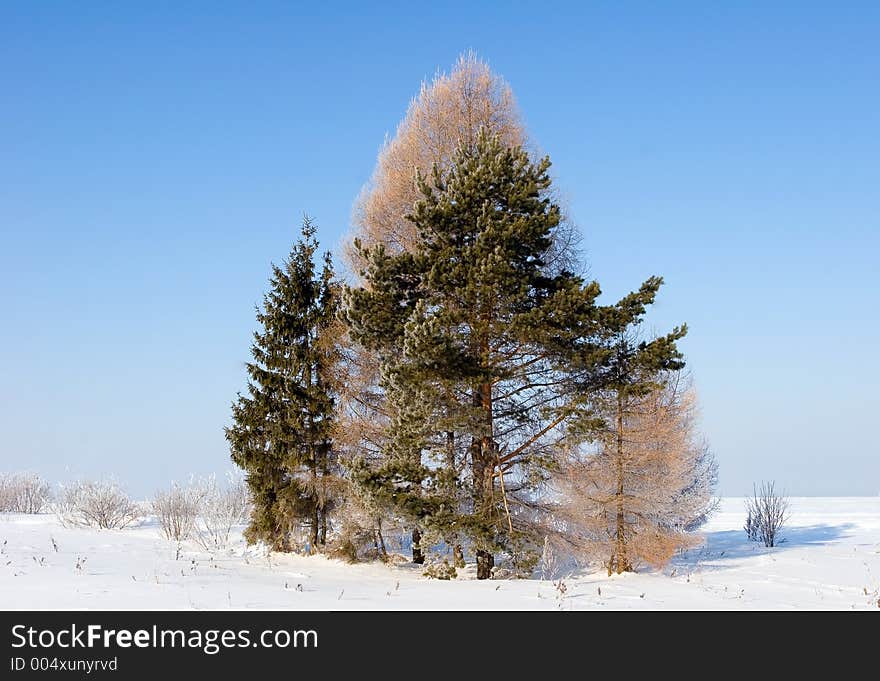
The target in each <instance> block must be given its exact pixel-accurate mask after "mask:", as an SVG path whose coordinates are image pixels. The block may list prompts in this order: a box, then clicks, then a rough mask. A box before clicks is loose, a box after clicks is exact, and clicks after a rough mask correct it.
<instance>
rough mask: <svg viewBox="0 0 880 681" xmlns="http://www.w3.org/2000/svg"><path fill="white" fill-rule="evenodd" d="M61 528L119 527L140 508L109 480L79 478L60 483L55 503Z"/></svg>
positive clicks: (134, 516)
mask: <svg viewBox="0 0 880 681" xmlns="http://www.w3.org/2000/svg"><path fill="white" fill-rule="evenodd" d="M55 512H56V514H57V515H58V519H59V520H60V521H61V524H62V525H64V526H65V527H97V528H100V529H105V530H107V529H121V528H123V527H127V526H128V525H131V524H132V523H133V522H134V521H135V520H137V519H138V517H139V516H140V515H141V509H140V508H139V507H138V505H137V504H135V503H134V502H133V501H132V500H131V499H129V497H128V495H127V494H126V493H125V492H124V491H123V490H122V488H121V487H120V486H119V484H118V483H117V482H115V481H113V480H97V481H95V480H79V481H77V482H74V483H72V484H70V485H62V486H61V492H60V494H59V495H58V501H57V503H56V504H55Z"/></svg>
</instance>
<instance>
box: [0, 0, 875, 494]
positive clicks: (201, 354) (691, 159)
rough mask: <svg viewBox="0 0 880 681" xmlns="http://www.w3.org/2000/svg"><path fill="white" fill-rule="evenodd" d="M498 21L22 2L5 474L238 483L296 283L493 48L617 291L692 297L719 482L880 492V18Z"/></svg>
mask: <svg viewBox="0 0 880 681" xmlns="http://www.w3.org/2000/svg"><path fill="white" fill-rule="evenodd" d="M472 4H473V3H460V4H456V3H429V4H427V5H425V4H424V3H415V4H414V3H382V4H379V3H376V6H375V7H368V6H367V3H352V4H350V5H348V4H338V3H320V4H319V5H318V6H315V3H308V4H307V5H306V4H305V3H303V4H302V6H299V4H297V3H277V4H276V3H266V2H255V3H215V2H212V3H141V4H140V5H136V4H135V3H110V2H106V3H104V2H88V3H33V2H21V3H10V2H6V3H3V5H2V6H0V60H2V63H3V65H4V67H3V69H2V70H0V159H2V162H0V230H2V242H0V243H2V247H0V292H2V293H0V296H2V298H0V301H2V308H0V315H2V316H0V320H2V321H0V324H2V331H3V332H2V333H0V376H2V379H3V390H2V394H0V431H2V433H3V441H2V444H0V470H4V469H5V470H11V469H31V470H37V471H40V472H41V473H43V474H44V475H45V476H47V477H49V478H50V479H53V480H63V479H68V478H70V477H74V476H95V475H99V474H102V473H107V472H113V473H115V474H116V475H117V476H118V477H119V478H120V479H121V480H123V481H124V482H126V483H127V484H128V486H129V488H130V489H131V491H132V492H133V493H135V494H139V495H145V494H149V493H151V492H152V491H154V490H155V489H156V488H158V487H159V486H161V485H164V484H166V483H167V481H169V480H171V479H172V478H176V479H182V478H185V477H186V476H187V475H188V474H189V473H190V472H199V473H205V472H211V471H218V472H220V471H224V470H228V469H230V468H231V463H230V461H229V458H228V451H227V447H226V443H225V440H224V438H223V433H222V428H223V426H224V424H225V423H226V422H227V420H228V416H229V404H230V402H231V400H232V399H233V398H234V396H235V393H236V391H238V390H240V389H242V388H243V386H244V380H245V375H244V368H243V362H244V361H245V360H246V359H247V356H248V354H247V353H248V347H249V342H250V334H251V332H252V330H253V328H254V317H253V315H254V309H253V306H254V304H255V303H257V302H258V301H259V300H260V297H261V294H262V292H263V290H264V289H265V287H266V279H267V275H268V267H269V263H270V261H272V260H276V261H278V260H280V259H281V258H283V257H284V255H285V254H286V253H287V251H288V249H289V246H290V243H291V241H292V239H293V238H294V237H295V235H296V231H297V229H298V225H299V221H300V217H301V215H302V213H303V212H304V211H307V212H308V213H310V214H311V215H313V216H314V217H315V219H316V220H317V222H318V224H319V227H320V229H319V237H320V238H321V240H322V243H323V244H324V245H325V246H327V247H330V248H334V247H335V246H337V244H338V242H339V239H340V237H341V235H342V234H344V233H345V232H346V231H347V229H348V226H349V221H350V211H351V205H352V202H353V200H354V198H355V196H356V195H357V193H358V191H359V189H360V187H361V186H362V184H363V183H364V182H365V181H366V180H367V179H368V177H369V175H370V173H371V171H372V168H373V165H374V162H375V157H376V152H377V150H378V147H379V145H380V143H381V142H382V140H383V138H384V136H385V134H386V133H390V132H393V130H394V128H395V127H396V125H397V122H398V121H399V119H400V118H401V116H402V115H403V113H404V111H405V108H406V105H407V103H408V101H409V99H410V97H411V96H412V95H413V94H415V92H416V91H417V89H418V86H419V83H420V81H421V80H422V79H423V78H424V77H426V76H430V75H432V74H433V73H434V71H435V69H437V68H438V67H442V68H447V67H449V66H450V65H451V64H452V63H453V62H454V60H455V58H456V56H457V55H458V53H459V52H461V51H462V50H465V49H468V48H473V49H474V50H476V51H477V52H478V53H479V54H480V55H482V56H483V57H484V58H485V59H486V60H488V61H489V63H490V64H491V66H492V67H493V68H494V69H495V70H497V71H498V72H500V73H501V74H502V75H504V76H505V77H506V78H507V79H508V81H509V82H510V83H511V85H512V87H513V89H514V92H515V94H516V96H517V99H518V101H519V104H520V107H521V109H522V112H523V115H524V118H525V120H526V123H527V125H528V127H529V130H530V133H531V134H532V136H533V137H534V139H535V140H536V142H537V143H538V144H539V146H540V147H541V148H542V149H543V150H544V151H545V152H546V153H548V154H550V156H551V158H552V159H553V161H554V173H555V176H556V177H557V181H558V184H559V186H560V187H561V189H562V191H563V193H564V194H565V196H566V197H567V198H568V200H569V202H570V205H571V209H572V213H573V216H574V218H575V220H576V221H577V223H578V225H579V226H580V228H581V230H582V232H583V234H584V247H585V251H586V258H587V260H588V262H589V267H590V273H591V275H592V276H594V277H595V278H596V279H598V280H599V281H600V282H601V284H602V286H603V289H604V290H605V291H606V292H607V296H608V299H611V298H612V297H616V296H619V295H621V294H623V293H625V292H626V291H628V290H630V289H632V288H634V287H636V286H638V284H639V283H640V282H641V281H642V280H644V279H645V278H646V277H647V276H649V275H651V274H661V275H663V276H664V277H665V278H666V281H667V285H666V287H665V289H664V290H663V291H662V295H661V298H660V301H659V303H658V304H657V305H656V306H655V309H654V310H653V311H652V314H651V316H650V321H649V323H650V325H651V326H652V327H655V328H656V329H657V330H664V329H666V328H668V327H670V326H671V325H673V324H675V323H678V322H681V321H686V322H687V323H688V325H689V327H690V335H689V336H688V338H687V339H686V340H685V341H684V342H683V344H682V347H683V349H684V351H685V352H686V354H687V356H688V359H689V362H690V367H691V369H692V371H693V374H694V377H695V379H696V383H697V386H698V389H699V392H700V396H701V402H702V409H703V430H704V432H705V435H706V437H707V438H708V439H709V441H710V443H711V444H712V446H713V448H714V450H715V451H716V453H717V455H718V458H719V460H720V464H721V491H722V492H723V493H725V494H742V493H745V492H747V491H749V490H750V488H751V482H752V481H753V480H760V479H762V478H775V479H776V480H777V481H778V482H779V483H780V484H781V485H783V486H784V487H785V488H786V489H787V490H788V491H790V492H791V493H794V494H809V495H813V494H828V495H835V494H852V495H856V494H871V495H873V494H877V493H880V447H878V444H877V437H876V432H875V431H876V429H875V428H872V427H871V423H872V422H874V423H875V422H876V419H877V415H876V414H877V407H878V398H877V386H878V382H880V369H878V366H880V362H878V347H880V344H878V340H880V338H878V337H880V321H878V314H877V311H876V302H875V301H876V298H877V293H878V290H880V287H878V284H877V278H876V272H877V269H878V268H877V266H876V260H877V252H878V246H880V238H878V227H880V225H878V222H880V217H878V216H880V191H878V187H880V163H878V158H880V115H878V111H880V82H878V81H880V50H878V48H877V36H878V28H880V8H878V5H877V4H876V3H868V2H865V3H856V2H853V3H805V2H797V3H795V2H792V3H785V2H776V3H758V2H755V3H749V2H742V3H735V6H734V3H724V5H729V6H724V7H722V6H719V5H721V4H722V3H706V2H693V3H647V2H645V3H635V2H632V3H611V2H608V3H571V4H567V3H554V2H546V3H533V2H523V3H518V2H505V3H500V2H499V3H489V2H485V3H478V6H477V7H474V6H472ZM770 5H772V6H770ZM841 5H845V6H841Z"/></svg>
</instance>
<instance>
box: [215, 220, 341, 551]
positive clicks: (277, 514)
mask: <svg viewBox="0 0 880 681" xmlns="http://www.w3.org/2000/svg"><path fill="white" fill-rule="evenodd" d="M317 249H318V243H317V241H316V239H315V227H314V225H313V223H312V221H311V220H310V219H309V218H308V217H306V218H305V219H304V221H303V225H302V237H301V238H300V240H299V241H298V242H297V243H296V244H295V245H294V247H293V249H292V251H291V253H290V255H289V257H288V258H287V259H286V260H285V261H284V263H283V266H282V267H279V266H277V265H273V266H272V276H271V278H270V280H269V283H270V290H269V292H268V293H267V294H266V295H265V296H264V299H263V305H262V308H258V309H257V321H258V322H259V324H260V327H261V328H260V330H258V331H257V332H255V333H254V342H253V345H252V348H251V354H252V356H253V361H251V362H249V363H248V364H247V365H246V367H247V373H248V377H249V380H248V393H247V395H242V394H241V393H239V395H238V398H237V400H236V401H235V402H234V403H233V405H232V420H233V425H232V426H230V427H228V428H227V429H226V438H227V440H228V441H229V444H230V449H231V454H232V460H233V461H234V462H235V463H236V464H237V465H238V466H240V467H241V468H243V469H244V470H245V471H246V473H247V484H248V487H249V489H250V491H251V494H252V496H253V500H254V510H253V515H252V517H251V521H250V525H249V527H248V530H247V533H246V536H247V538H248V541H251V542H256V541H264V542H266V543H267V544H269V545H270V546H271V547H272V548H273V550H277V551H290V550H291V548H292V547H291V543H290V535H291V532H292V531H293V530H294V529H295V528H296V527H297V526H301V525H305V526H307V527H308V528H309V540H310V544H311V547H312V549H313V550H316V549H317V548H318V547H320V546H323V545H324V544H325V542H326V536H327V525H328V516H329V514H330V512H331V511H332V509H333V493H332V484H333V480H334V475H335V473H336V470H335V469H336V455H335V452H334V448H333V442H332V432H333V425H334V416H333V414H334V379H333V372H334V365H335V364H336V362H337V361H338V350H337V348H336V345H335V342H334V331H333V326H334V323H335V316H336V306H337V299H338V296H337V293H336V288H337V285H336V284H335V283H334V275H333V266H332V262H331V259H330V255H329V253H328V254H326V255H325V256H324V260H323V264H322V267H321V270H320V272H318V271H316V266H315V262H314V257H315V253H316V252H317Z"/></svg>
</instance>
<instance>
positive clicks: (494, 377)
mask: <svg viewBox="0 0 880 681" xmlns="http://www.w3.org/2000/svg"><path fill="white" fill-rule="evenodd" d="M549 166H550V162H549V160H548V159H543V160H542V161H540V162H537V163H533V162H531V161H530V159H529V157H528V155H527V154H526V153H525V152H524V151H522V149H518V148H517V149H507V148H504V147H503V146H502V145H501V144H500V142H499V141H498V139H497V138H494V137H489V136H488V135H486V134H482V135H481V136H480V138H479V139H478V142H477V144H476V146H475V147H472V148H461V149H460V150H459V151H458V153H457V155H456V157H455V158H454V159H453V163H452V165H451V168H450V169H449V171H448V172H447V174H446V175H443V176H441V174H440V173H439V171H437V169H436V168H435V171H434V174H433V178H432V179H433V181H432V183H430V184H429V183H428V182H427V181H426V180H425V178H422V177H419V178H418V183H419V187H420V189H421V192H422V196H423V198H422V199H421V200H420V201H419V202H417V203H416V205H415V207H414V211H413V213H412V215H410V216H409V219H410V220H411V221H412V222H413V223H414V224H415V226H416V228H417V230H418V235H419V239H418V242H417V244H416V247H415V248H414V249H413V250H412V251H411V252H405V253H399V254H389V253H388V252H387V251H386V250H385V249H384V247H383V246H381V245H378V246H375V247H373V248H371V249H361V255H362V256H363V258H364V259H365V261H366V262H367V263H368V264H367V267H366V269H365V271H364V272H363V276H364V279H365V282H366V283H365V286H363V287H361V288H356V289H350V290H349V291H348V292H347V295H346V305H345V317H346V320H347V322H348V324H349V326H350V329H351V334H352V337H353V338H354V339H355V340H356V341H357V342H360V343H361V344H363V345H364V346H365V347H367V348H370V349H372V350H375V351H377V352H378V353H379V355H380V358H381V361H382V387H383V389H384V390H385V392H386V394H387V397H388V404H389V406H390V412H391V415H392V420H391V426H390V427H389V432H388V435H389V438H388V445H387V446H386V449H385V452H384V454H385V456H384V457H383V460H382V463H381V465H379V466H366V465H361V466H359V467H356V469H355V471H354V477H355V479H356V480H357V481H359V482H360V483H361V484H362V485H364V486H365V487H366V488H368V489H369V490H371V493H372V494H373V495H375V496H376V497H377V498H379V499H381V500H382V501H384V502H388V503H392V504H394V505H395V506H396V507H397V508H398V509H399V510H400V511H401V512H402V513H403V514H405V515H406V516H408V517H409V518H411V519H412V520H413V521H415V522H417V523H418V524H419V525H420V526H422V527H424V528H426V529H427V530H428V532H429V534H430V535H432V536H434V535H436V537H437V538H442V539H444V540H446V541H447V542H448V543H450V544H454V543H456V542H457V541H459V540H461V539H466V540H468V541H469V544H470V545H471V546H472V547H473V548H474V549H475V552H476V558H477V572H478V577H480V578H487V577H489V576H490V575H491V569H492V567H493V564H494V553H496V552H497V551H500V550H515V548H516V546H517V544H519V543H521V542H527V541H529V539H530V538H531V537H530V529H531V528H530V521H531V520H533V519H534V514H535V510H536V508H537V507H538V505H539V500H538V496H537V492H538V489H539V487H540V485H541V484H542V483H543V482H544V481H545V479H546V476H547V473H548V471H549V469H550V468H551V466H552V461H553V449H554V444H555V443H557V442H558V441H559V439H560V438H561V437H562V435H563V431H564V428H565V425H566V422H567V421H569V420H578V421H579V422H581V423H587V422H588V420H589V419H588V416H589V414H590V413H591V412H590V408H589V405H588V404H586V402H585V401H584V400H582V399H581V397H580V394H581V393H580V392H579V391H578V390H577V388H578V386H580V385H582V384H583V382H584V380H585V379H584V376H585V375H586V374H592V373H595V367H593V366H592V365H591V364H590V361H589V360H590V358H591V357H594V356H595V358H601V357H603V355H602V346H601V343H599V342H598V341H597V340H596V339H595V338H594V336H596V329H597V328H600V327H601V324H602V316H603V314H602V311H601V310H600V309H599V308H598V307H597V306H596V305H595V298H596V297H597V296H598V295H599V287H598V285H597V284H595V283H594V282H593V283H585V282H583V281H582V280H581V279H580V278H579V277H577V276H575V275H574V274H572V273H571V272H567V271H562V272H555V271H554V270H553V268H551V267H550V265H549V264H548V263H547V262H546V258H547V256H548V254H549V253H550V252H551V247H552V245H553V237H554V232H555V230H556V229H557V228H558V227H559V224H560V219H561V218H560V210H559V207H558V206H557V205H556V204H554V203H553V202H552V201H551V199H550V198H549V189H550V178H549V176H548V173H547V171H548V169H549ZM358 247H359V248H360V246H358ZM575 355H576V356H577V359H578V362H579V367H580V369H579V370H574V371H573V370H572V368H571V367H572V360H573V357H574V356H575Z"/></svg>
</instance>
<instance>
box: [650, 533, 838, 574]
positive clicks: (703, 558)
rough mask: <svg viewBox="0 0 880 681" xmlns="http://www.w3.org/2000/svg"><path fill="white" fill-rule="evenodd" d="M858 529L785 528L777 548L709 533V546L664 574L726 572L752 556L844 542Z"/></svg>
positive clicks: (692, 552)
mask: <svg viewBox="0 0 880 681" xmlns="http://www.w3.org/2000/svg"><path fill="white" fill-rule="evenodd" d="M853 527H855V526H854V525H853V524H852V523H843V524H840V525H825V524H822V525H803V526H793V527H787V528H785V529H784V530H783V531H782V533H781V537H780V539H781V541H780V542H779V543H778V544H777V545H776V546H773V547H766V546H764V545H763V544H761V543H760V542H753V541H749V540H748V538H747V537H746V534H745V532H744V531H743V530H721V531H718V532H705V533H703V536H704V538H705V540H706V541H705V543H704V544H703V545H702V546H700V547H697V548H694V549H691V550H689V551H686V552H684V553H683V554H681V555H678V556H676V557H675V558H674V559H673V560H672V562H671V563H670V564H669V566H668V567H667V568H666V569H665V570H664V572H666V573H667V574H671V573H673V572H677V573H679V574H681V573H682V571H685V570H686V571H693V570H694V569H697V568H699V569H725V568H728V567H732V564H731V561H735V560H737V559H742V558H748V557H751V556H763V555H773V554H774V553H778V552H780V551H786V550H787V549H791V548H796V547H799V546H822V545H824V544H829V543H831V542H834V541H836V540H837V539H840V538H841V537H843V536H844V535H846V534H847V533H848V531H849V530H851V529H852V528H853Z"/></svg>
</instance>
